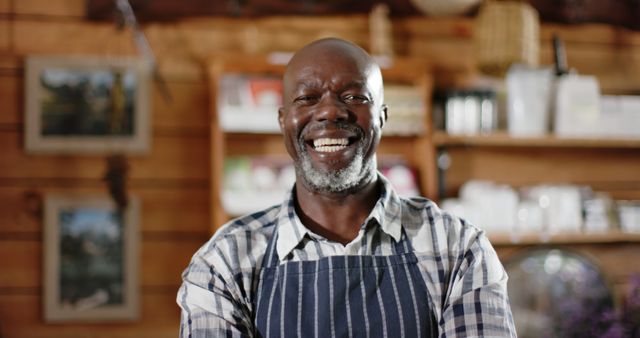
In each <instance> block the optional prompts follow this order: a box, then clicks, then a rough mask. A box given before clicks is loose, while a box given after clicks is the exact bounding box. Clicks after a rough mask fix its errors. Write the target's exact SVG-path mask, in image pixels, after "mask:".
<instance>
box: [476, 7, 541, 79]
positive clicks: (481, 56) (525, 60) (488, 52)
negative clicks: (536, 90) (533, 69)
mask: <svg viewBox="0 0 640 338" xmlns="http://www.w3.org/2000/svg"><path fill="white" fill-rule="evenodd" d="M474 32H475V33H474V48H475V53H476V58H477V63H478V68H479V69H480V71H482V72H483V73H485V74H489V75H495V76H503V75H504V74H505V73H506V71H507V70H508V69H509V67H510V66H511V65H512V64H514V63H520V64H526V65H530V66H537V65H538V63H539V59H540V20H539V17H538V12H537V11H536V10H535V8H533V7H531V5H529V4H528V3H525V2H517V1H487V2H485V3H484V5H483V6H482V7H481V8H480V12H479V13H478V16H477V18H476V22H475V29H474Z"/></svg>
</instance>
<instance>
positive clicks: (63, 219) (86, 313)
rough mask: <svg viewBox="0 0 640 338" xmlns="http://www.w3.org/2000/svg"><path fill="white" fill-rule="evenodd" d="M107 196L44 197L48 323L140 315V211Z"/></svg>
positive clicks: (137, 206)
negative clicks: (117, 204) (119, 203)
mask: <svg viewBox="0 0 640 338" xmlns="http://www.w3.org/2000/svg"><path fill="white" fill-rule="evenodd" d="M139 213H140V201H139V200H138V199H137V198H136V197H130V199H129V203H128V206H127V208H126V209H125V210H124V211H119V210H118V208H117V207H116V205H115V203H114V202H113V201H112V200H111V198H110V197H109V196H107V195H62V194H48V195H47V196H46V197H45V201H44V227H43V228H44V229H43V242H44V250H43V255H44V257H43V262H44V264H43V270H44V271H43V272H44V273H43V279H44V280H43V294H44V297H43V298H44V301H43V307H44V319H45V321H46V322H50V323H56V322H106V321H111V322H113V321H133V320H136V319H137V318H138V315H139V290H138V287H139V286H138V258H139V253H138V242H139V238H138V233H139V232H138V215H139Z"/></svg>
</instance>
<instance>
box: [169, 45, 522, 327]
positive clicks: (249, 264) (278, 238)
mask: <svg viewBox="0 0 640 338" xmlns="http://www.w3.org/2000/svg"><path fill="white" fill-rule="evenodd" d="M283 91H284V93H283V107H282V108H280V110H279V123H280V128H281V130H282V133H283V135H284V142H285V145H286V148H287V151H288V152H289V154H290V155H291V157H292V159H293V161H294V163H295V168H296V184H295V186H294V188H293V190H292V193H291V195H290V196H289V198H288V199H287V200H285V201H284V203H283V204H281V205H278V206H274V207H271V208H269V209H266V210H263V211H260V212H258V213H255V214H253V215H250V216H246V217H243V218H240V219H236V220H233V221H231V222H230V223H228V224H227V225H225V226H224V227H222V228H221V229H220V230H219V231H218V232H217V233H216V235H215V236H214V237H213V238H212V239H211V240H210V241H209V242H208V243H207V244H205V245H204V246H203V247H202V248H201V249H200V250H199V251H198V252H197V253H196V254H195V255H194V257H193V259H192V261H191V264H190V265H189V267H188V268H187V269H186V270H185V272H184V274H183V284H182V287H181V288H180V291H179V293H178V297H177V302H178V304H179V305H180V307H181V308H182V324H181V328H180V335H181V337H194V338H196V337H218V336H220V337H221V336H230V337H252V336H255V337H438V336H439V337H471V336H473V337H513V336H515V329H514V326H513V320H512V316H511V311H510V308H509V303H508V300H507V295H506V282H507V276H506V274H505V272H504V269H503V268H502V265H501V264H500V262H499V261H498V258H497V256H496V254H495V251H494V250H493V248H492V247H491V245H490V244H489V242H488V240H487V238H486V237H485V235H484V234H483V233H482V232H481V231H480V230H478V229H477V228H475V227H473V226H471V225H469V224H467V223H465V222H464V221H463V220H460V219H458V218H455V217H453V216H451V215H449V214H447V213H445V212H443V211H441V210H440V209H439V208H438V207H437V206H436V205H435V204H434V203H432V202H431V201H429V200H426V199H422V198H414V199H410V200H406V199H401V198H399V197H398V196H397V195H396V193H395V192H394V191H393V189H392V188H391V186H390V185H389V183H388V181H387V180H386V179H385V178H384V177H383V176H381V175H380V174H379V173H378V172H377V169H376V148H377V146H378V143H379V141H380V136H381V129H382V127H383V126H384V123H385V120H386V117H387V107H386V106H385V105H384V104H383V99H382V98H383V84H382V76H381V73H380V69H379V67H378V66H377V65H376V64H375V62H374V61H373V60H372V58H371V57H370V56H369V55H368V54H367V53H366V52H365V51H364V50H362V49H361V48H360V47H358V46H356V45H354V44H352V43H350V42H347V41H344V40H339V39H333V38H332V39H323V40H319V41H316V42H313V43H311V44H309V45H307V46H305V47H304V48H302V49H301V50H300V51H299V52H298V53H296V54H295V55H294V57H293V58H292V59H291V61H290V62H289V64H288V65H287V69H286V72H285V74H284V90H283Z"/></svg>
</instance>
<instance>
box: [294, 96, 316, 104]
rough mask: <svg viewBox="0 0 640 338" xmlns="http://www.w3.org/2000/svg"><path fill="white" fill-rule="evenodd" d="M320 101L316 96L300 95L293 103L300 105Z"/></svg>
mask: <svg viewBox="0 0 640 338" xmlns="http://www.w3.org/2000/svg"><path fill="white" fill-rule="evenodd" d="M317 100H318V97H317V96H315V95H300V96H298V97H296V98H294V99H293V102H295V103H298V104H313V103H314V102H316V101H317Z"/></svg>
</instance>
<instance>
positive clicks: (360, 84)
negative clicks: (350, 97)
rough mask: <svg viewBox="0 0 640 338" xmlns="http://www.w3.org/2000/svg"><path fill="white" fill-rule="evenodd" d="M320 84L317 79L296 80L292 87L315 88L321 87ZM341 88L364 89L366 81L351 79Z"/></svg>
mask: <svg viewBox="0 0 640 338" xmlns="http://www.w3.org/2000/svg"><path fill="white" fill-rule="evenodd" d="M321 86H322V82H321V81H319V80H311V81H298V82H296V83H295V85H294V88H295V89H299V88H301V87H302V88H311V89H314V88H317V87H321ZM341 88H342V89H351V88H357V89H366V88H367V82H366V81H360V80H357V81H351V82H349V83H347V84H346V85H344V86H342V87H341Z"/></svg>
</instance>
